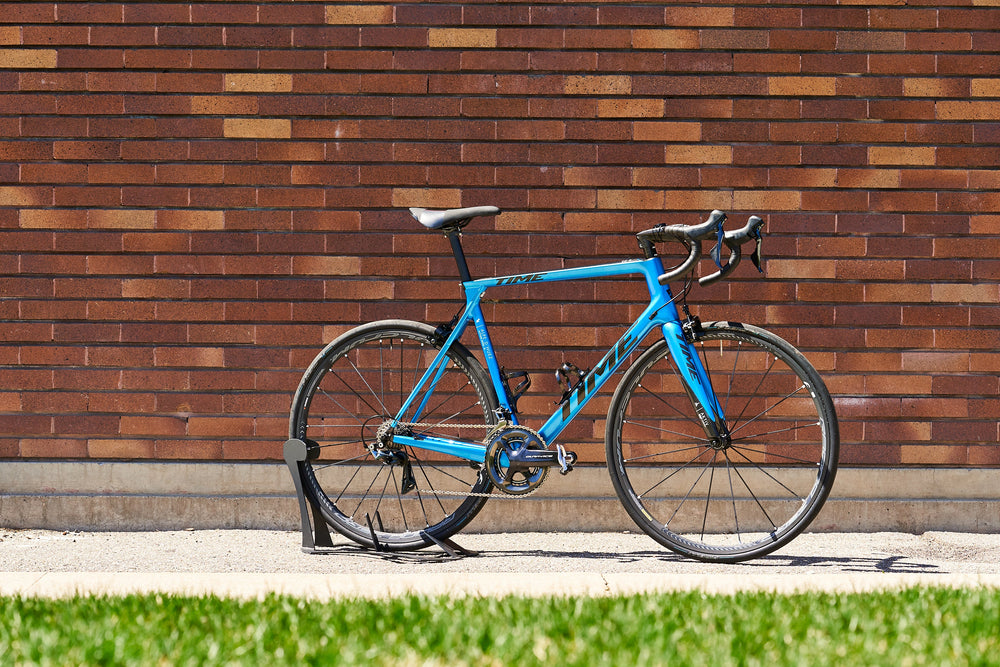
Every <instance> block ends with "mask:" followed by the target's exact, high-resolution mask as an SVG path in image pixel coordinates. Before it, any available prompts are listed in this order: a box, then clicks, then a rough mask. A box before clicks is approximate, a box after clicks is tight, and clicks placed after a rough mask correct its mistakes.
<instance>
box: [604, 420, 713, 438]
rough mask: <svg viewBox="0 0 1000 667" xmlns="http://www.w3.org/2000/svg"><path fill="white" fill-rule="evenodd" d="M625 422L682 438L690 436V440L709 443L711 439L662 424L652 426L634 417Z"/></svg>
mask: <svg viewBox="0 0 1000 667" xmlns="http://www.w3.org/2000/svg"><path fill="white" fill-rule="evenodd" d="M623 423H625V424H632V425H634V426H640V427H642V428H648V429H649V430H651V431H659V432H660V433H669V434H670V435H677V436H680V437H682V438H688V439H689V440H697V441H698V442H704V443H705V444H708V443H709V442H710V441H709V439H708V438H706V437H704V436H698V435H692V434H691V433H681V432H680V431H671V430H670V429H668V428H663V427H661V426H650V425H649V424H643V423H642V422H638V421H635V420H633V419H626V420H625V421H624V422H623Z"/></svg>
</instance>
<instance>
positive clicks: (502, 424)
mask: <svg viewBox="0 0 1000 667" xmlns="http://www.w3.org/2000/svg"><path fill="white" fill-rule="evenodd" d="M396 426H404V427H407V428H413V427H416V428H470V429H481V430H486V431H489V433H487V434H486V437H485V438H483V444H487V443H488V441H489V440H490V439H492V438H493V435H494V434H495V433H499V432H500V431H502V430H503V429H505V428H508V427H510V426H512V424H511V423H510V422H508V421H507V420H506V419H501V420H500V421H498V422H497V423H496V424H445V423H441V424H431V423H429V422H397V423H396ZM519 428H524V429H525V430H528V431H531V432H532V433H534V434H535V435H536V436H538V433H536V432H535V431H533V430H531V429H529V428H526V427H524V426H519ZM538 439H539V440H542V438H541V436H538ZM542 442H544V440H542ZM539 486H541V485H539ZM538 489H539V487H535V488H534V489H532V490H530V491H528V492H527V493H521V494H518V495H511V494H509V493H472V492H471V491H444V490H441V491H439V490H437V489H433V490H431V491H429V492H428V491H427V490H426V489H424V490H422V491H421V493H425V494H427V495H434V496H461V497H463V498H494V499H503V500H521V499H522V498H527V497H528V496H530V495H533V494H534V493H535V492H536V491H538Z"/></svg>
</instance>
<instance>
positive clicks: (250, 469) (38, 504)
mask: <svg viewBox="0 0 1000 667" xmlns="http://www.w3.org/2000/svg"><path fill="white" fill-rule="evenodd" d="M0 527H3V528H45V529H52V530H107V531H120V530H181V529H185V528H195V529H208V528H213V529H214V528H254V529H267V530H298V529H299V527H300V526H299V512H298V507H297V504H296V501H295V493H294V487H293V485H292V480H291V477H290V475H289V472H288V468H287V467H286V466H285V465H284V464H278V463H159V462H157V463H150V462H139V463H133V462H117V461H115V462H93V461H5V462H0ZM620 530H636V527H635V525H634V524H633V523H632V521H631V519H629V517H628V515H627V514H626V513H625V511H624V510H623V509H622V507H621V505H620V504H619V502H618V499H617V497H616V496H615V494H614V490H613V489H612V487H611V482H610V480H609V479H608V474H607V471H606V470H605V469H604V468H603V467H599V466H597V467H580V468H577V469H576V470H574V471H573V472H572V473H571V474H570V475H567V476H565V477H562V476H560V475H550V476H549V478H548V480H547V481H546V483H545V485H544V486H543V487H542V488H541V489H540V490H539V491H538V492H537V493H535V494H533V495H532V496H529V497H528V498H525V499H521V500H508V499H506V498H501V497H499V496H498V498H497V499H496V500H491V501H490V502H489V503H487V505H486V508H485V509H484V510H483V512H482V513H481V514H480V515H479V516H478V517H477V518H476V519H475V521H473V522H472V524H471V525H470V526H469V529H468V532H505V531H620ZM810 530H814V531H826V532H882V531H893V532H907V533H922V532H924V531H929V530H947V531H961V532H1000V470H997V469H965V468H961V469H960V468H927V469H912V468H902V469H890V468H844V469H841V470H840V471H839V472H838V474H837V482H836V485H835V486H834V489H833V493H832V494H831V496H830V499H829V500H828V501H827V503H826V505H825V506H824V508H823V510H822V512H820V515H819V517H818V518H817V519H816V520H815V521H814V522H813V525H812V526H811V527H810Z"/></svg>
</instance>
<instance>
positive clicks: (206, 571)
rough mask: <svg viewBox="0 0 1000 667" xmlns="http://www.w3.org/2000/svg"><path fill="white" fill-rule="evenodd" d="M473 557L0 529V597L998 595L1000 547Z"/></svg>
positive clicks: (533, 549) (643, 539)
mask: <svg viewBox="0 0 1000 667" xmlns="http://www.w3.org/2000/svg"><path fill="white" fill-rule="evenodd" d="M454 539H455V541H456V542H458V543H459V544H460V545H462V546H463V547H465V548H467V549H471V550H475V551H477V552H479V555H477V556H473V557H467V558H460V559H448V558H444V557H442V554H441V552H440V551H439V550H436V549H427V550H424V551H421V552H415V553H408V554H399V555H385V554H378V553H375V552H372V551H370V550H364V549H360V548H358V547H356V546H354V545H353V543H349V542H347V541H346V540H343V539H342V538H339V537H336V536H335V537H334V540H335V546H334V547H333V548H331V549H327V550H326V551H325V552H324V553H322V554H305V553H303V552H302V550H301V549H300V544H301V534H300V533H298V532H288V531H261V530H198V531H163V532H129V533H76V532H72V533H61V532H51V531H38V530H4V529H0V594H2V595H40V596H66V595H73V594H75V593H82V594H110V595H119V594H127V593H138V592H154V591H155V592H164V593H175V594H197V595H203V594H218V595H225V596H236V597H259V596H263V595H266V594H267V593H285V594H291V595H297V596H303V597H308V598H314V599H326V598H330V597H344V596H348V597H352V596H358V597H385V596H391V595H399V594H403V593H410V592H414V593H422V594H427V595H505V594H527V595H577V594H578V595H618V594H630V593H638V592H652V591H670V590H701V591H704V592H706V593H724V594H728V593H732V592H735V591H742V590H770V591H779V592H793V591H802V590H825V591H838V592H850V591H867V590H876V589H883V588H897V587H906V586H917V585H941V586H993V587H1000V535H997V534H970V533H943V532H936V533H924V534H923V535H909V534H903V533H871V534H847V533H807V534H805V535H801V536H799V537H798V538H797V539H796V540H795V541H793V542H792V543H791V544H790V545H788V546H786V547H785V548H784V549H782V550H780V551H778V552H776V553H774V554H771V555H770V556H766V557H764V558H760V559H757V560H754V561H749V562H747V563H743V564H740V565H710V564H705V563H699V562H695V561H691V560H686V559H683V558H681V557H679V556H675V555H673V554H672V553H671V552H669V551H667V550H665V549H662V548H661V547H660V546H659V545H658V544H656V543H655V542H653V541H652V540H651V539H650V538H648V537H647V536H645V535H643V534H635V533H506V534H459V535H457V536H455V538H454Z"/></svg>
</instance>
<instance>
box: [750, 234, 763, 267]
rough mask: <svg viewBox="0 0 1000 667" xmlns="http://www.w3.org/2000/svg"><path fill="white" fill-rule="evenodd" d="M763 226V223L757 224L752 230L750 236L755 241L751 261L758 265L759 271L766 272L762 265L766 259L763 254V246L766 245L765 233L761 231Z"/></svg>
mask: <svg viewBox="0 0 1000 667" xmlns="http://www.w3.org/2000/svg"><path fill="white" fill-rule="evenodd" d="M762 226H763V225H757V226H755V227H753V228H752V229H751V230H750V238H752V239H753V240H754V241H755V245H754V249H753V253H751V255H750V261H751V262H753V265H754V266H756V267H757V272H758V273H764V267H763V266H762V265H761V262H762V261H763V259H764V258H763V256H762V255H761V247H762V246H763V245H764V235H763V234H761V232H760V229H761V227H762Z"/></svg>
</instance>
